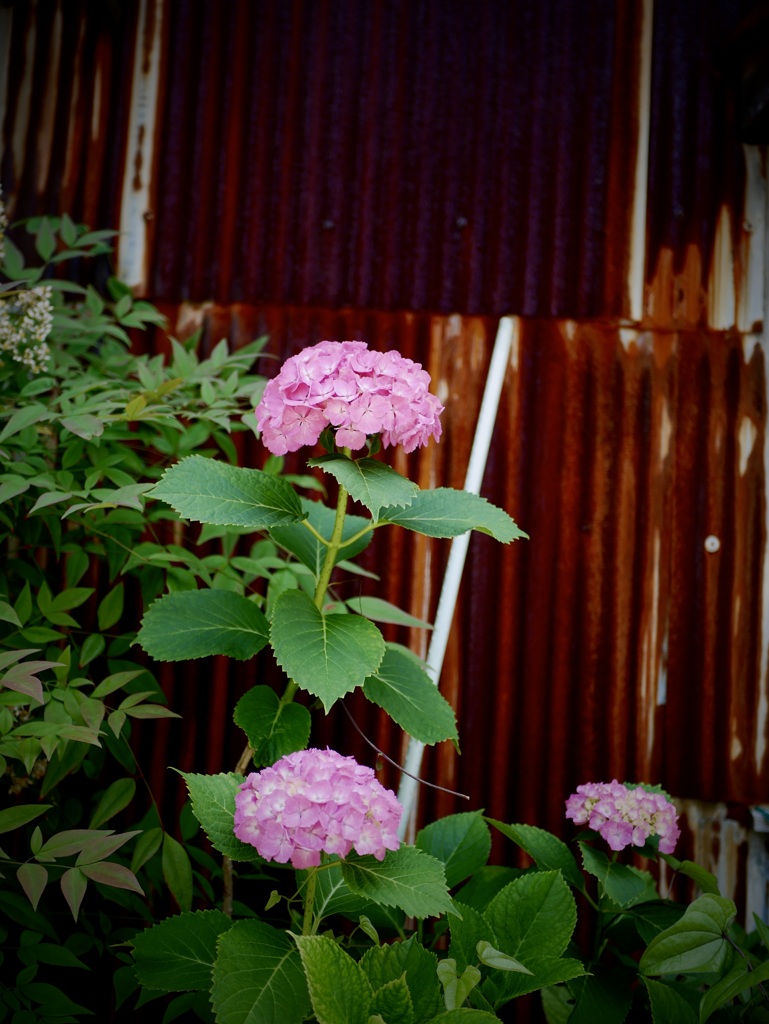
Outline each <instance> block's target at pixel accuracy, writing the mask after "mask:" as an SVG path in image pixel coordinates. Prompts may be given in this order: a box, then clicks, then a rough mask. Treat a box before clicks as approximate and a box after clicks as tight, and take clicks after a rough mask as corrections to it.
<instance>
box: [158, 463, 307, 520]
mask: <svg viewBox="0 0 769 1024" xmlns="http://www.w3.org/2000/svg"><path fill="white" fill-rule="evenodd" d="M149 496H150V497H153V498H160V499H161V500H162V501H165V502H167V504H169V505H171V506H172V508H174V509H176V511H177V512H178V513H179V515H180V516H182V517H183V518H184V519H190V520H192V521H193V522H196V523H211V524H214V525H217V526H247V527H249V528H251V529H254V530H260V529H267V528H269V527H271V526H278V525H279V524H281V523H295V522H299V521H300V520H302V519H304V518H305V516H304V512H303V511H302V505H301V502H300V501H299V497H298V495H297V493H296V491H295V490H294V489H293V487H292V486H291V485H290V484H289V483H286V481H285V480H283V479H281V478H280V477H279V476H273V475H272V474H270V473H264V472H262V470H259V469H243V468H240V467H238V466H230V465H229V464H228V463H226V462H217V461H215V460H214V459H208V458H206V457H205V456H203V455H190V456H188V457H187V458H186V459H182V460H181V462H177V464H176V465H175V466H172V467H171V468H170V469H168V470H166V472H165V473H164V474H163V477H162V479H161V480H160V482H159V483H158V484H156V485H155V487H154V488H153V489H152V490H151V491H150V492H149Z"/></svg>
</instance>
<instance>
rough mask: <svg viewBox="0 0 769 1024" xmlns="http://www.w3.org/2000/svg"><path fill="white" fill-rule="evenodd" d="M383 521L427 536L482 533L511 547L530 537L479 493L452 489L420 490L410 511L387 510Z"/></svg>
mask: <svg viewBox="0 0 769 1024" xmlns="http://www.w3.org/2000/svg"><path fill="white" fill-rule="evenodd" d="M379 521H380V522H387V523H396V524H397V525H398V526H404V527H405V528H406V529H407V530H415V531H416V532H417V533H422V534H424V535H425V536H427V537H458V536H459V535H460V534H462V533H467V531H468V530H479V531H480V532H481V533H487V534H489V535H490V536H491V537H494V538H495V539H496V540H498V541H501V542H502V543H503V544H509V543H510V541H512V540H520V539H521V538H526V537H527V536H528V535H527V534H525V533H524V532H523V530H521V529H519V528H518V527H517V526H516V525H515V523H514V522H513V520H512V519H511V518H510V516H509V515H508V514H507V512H505V511H504V510H503V509H501V508H498V507H497V506H496V505H492V504H491V503H490V502H488V501H486V499H485V498H482V497H481V496H480V495H478V494H471V493H470V492H469V491H456V490H454V489H453V488H451V487H438V488H435V489H434V490H430V491H420V492H419V493H418V494H417V496H416V497H415V498H414V500H413V501H412V502H411V504H410V505H409V506H408V507H407V508H405V509H399V508H386V509H384V510H383V512H382V513H381V515H380V518H379Z"/></svg>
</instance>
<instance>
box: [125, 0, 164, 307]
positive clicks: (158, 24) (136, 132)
mask: <svg viewBox="0 0 769 1024" xmlns="http://www.w3.org/2000/svg"><path fill="white" fill-rule="evenodd" d="M150 2H152V3H153V4H154V12H155V22H154V33H153V36H152V38H151V39H148V38H147V17H148V12H147V8H148V4H149V3H150ZM162 25H163V0H141V4H140V8H139V23H138V26H137V32H136V51H135V53H134V72H133V82H132V85H131V110H130V113H129V119H128V146H127V150H126V165H125V168H124V171H123V195H122V199H121V203H120V242H119V245H118V276H119V277H120V278H121V279H122V280H123V281H125V282H126V284H128V285H130V287H131V288H134V289H136V290H137V291H139V292H140V293H141V292H142V291H143V290H144V289H145V288H146V272H147V271H146V268H147V220H146V218H145V214H146V213H148V212H149V208H150V180H151V172H152V163H153V148H154V143H155V121H156V118H157V103H158V83H159V80H160V49H161V38H162Z"/></svg>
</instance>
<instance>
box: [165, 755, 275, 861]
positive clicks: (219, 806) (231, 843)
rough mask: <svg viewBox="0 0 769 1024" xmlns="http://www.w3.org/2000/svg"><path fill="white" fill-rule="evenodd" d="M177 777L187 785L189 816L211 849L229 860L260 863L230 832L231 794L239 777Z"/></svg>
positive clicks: (232, 816)
mask: <svg viewBox="0 0 769 1024" xmlns="http://www.w3.org/2000/svg"><path fill="white" fill-rule="evenodd" d="M179 774H180V775H181V776H182V778H183V779H184V781H185V782H186V783H187V789H188V790H189V792H190V797H191V799H192V810H193V813H194V815H195V817H196V818H197V819H198V821H199V822H200V824H201V826H202V828H203V831H204V832H205V833H206V835H207V836H208V838H209V839H210V840H211V844H212V846H213V847H214V849H216V850H218V851H219V853H223V854H224V855H225V856H226V857H231V858H232V860H239V861H254V860H260V859H261V858H260V857H259V854H258V853H257V852H256V849H255V848H254V847H253V846H249V845H248V843H242V842H241V841H240V840H239V839H238V838H237V836H236V835H235V834H234V833H233V831H232V829H233V819H234V817H235V793H236V791H237V788H238V786H239V785H240V784H241V782H243V776H242V775H236V774H235V773H234V772H229V773H227V774H224V773H222V774H220V775H195V774H193V773H185V772H180V773H179Z"/></svg>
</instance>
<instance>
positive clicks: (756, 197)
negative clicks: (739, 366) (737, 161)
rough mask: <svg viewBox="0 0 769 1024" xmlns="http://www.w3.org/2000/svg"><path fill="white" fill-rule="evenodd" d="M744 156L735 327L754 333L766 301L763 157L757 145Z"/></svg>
mask: <svg viewBox="0 0 769 1024" xmlns="http://www.w3.org/2000/svg"><path fill="white" fill-rule="evenodd" d="M743 151H744V153H745V174H746V181H745V214H744V217H743V221H742V235H741V247H740V250H741V251H740V263H741V267H742V278H741V281H740V285H741V287H740V294H739V296H738V300H737V301H738V305H737V327H738V329H739V330H740V331H754V330H756V328H757V325H758V324H760V323H762V322H763V321H764V310H765V302H766V296H765V292H766V268H765V265H764V264H765V262H766V246H767V244H769V238H767V233H768V232H767V222H766V220H767V218H766V195H767V177H766V168H765V154H762V151H761V148H760V147H758V146H743Z"/></svg>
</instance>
